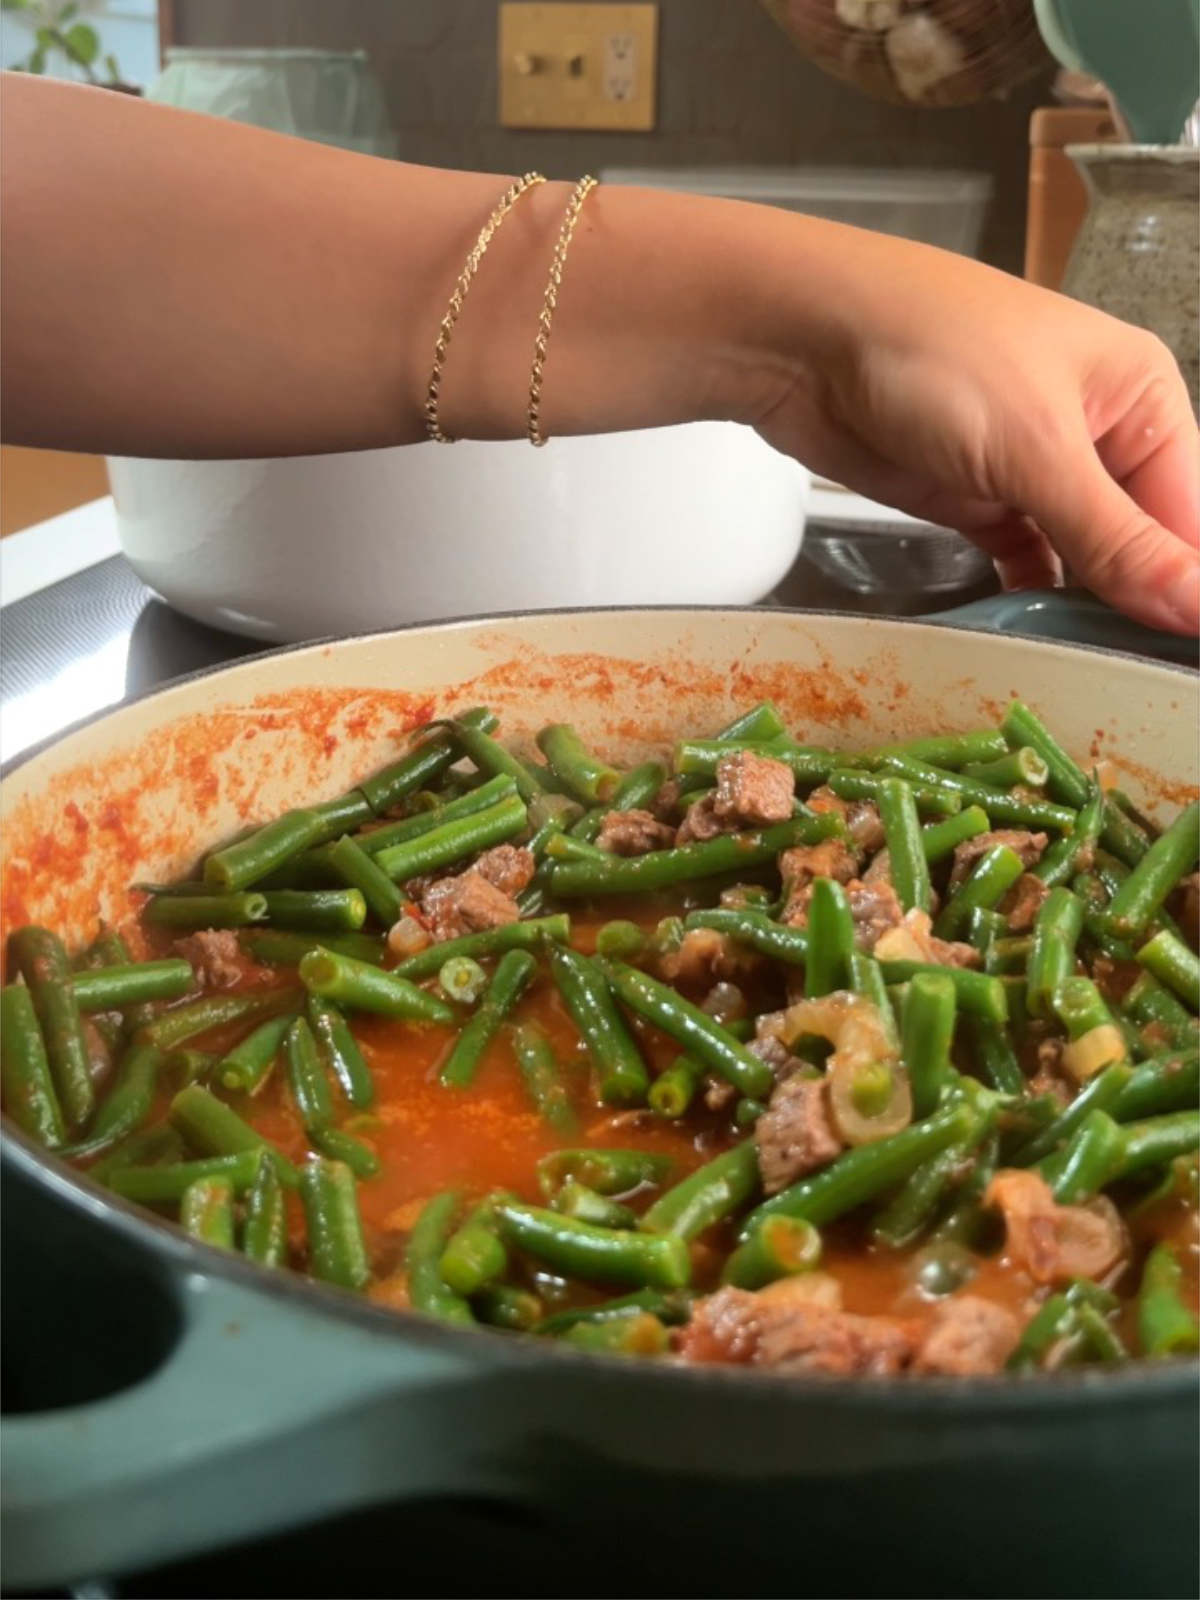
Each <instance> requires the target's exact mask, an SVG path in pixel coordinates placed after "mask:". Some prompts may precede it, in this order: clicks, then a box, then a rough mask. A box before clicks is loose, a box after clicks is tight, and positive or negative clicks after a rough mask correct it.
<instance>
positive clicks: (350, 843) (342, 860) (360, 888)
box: [271, 834, 404, 928]
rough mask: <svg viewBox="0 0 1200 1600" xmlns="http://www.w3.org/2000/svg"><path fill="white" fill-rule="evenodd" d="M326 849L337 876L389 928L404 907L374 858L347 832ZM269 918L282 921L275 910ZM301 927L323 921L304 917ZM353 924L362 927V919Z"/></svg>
mask: <svg viewBox="0 0 1200 1600" xmlns="http://www.w3.org/2000/svg"><path fill="white" fill-rule="evenodd" d="M326 849H327V850H328V852H329V864H330V866H331V867H332V868H333V870H334V872H336V873H337V875H338V877H339V878H341V879H342V880H343V882H345V883H347V884H349V885H350V888H351V889H352V890H353V891H354V892H356V893H357V894H359V895H361V897H362V899H363V902H364V904H365V905H367V906H369V907H370V909H371V912H372V914H373V915H374V916H375V917H377V918H378V920H379V921H380V922H382V923H383V925H384V927H391V925H392V923H393V922H395V921H396V920H397V918H398V917H399V916H400V913H401V911H402V910H403V909H404V896H403V895H402V894H401V893H400V891H399V889H398V888H397V887H396V885H395V884H394V883H393V882H392V880H391V879H390V878H389V877H388V875H387V873H386V872H384V870H383V868H382V867H381V866H380V865H379V864H378V862H377V861H376V860H375V858H374V857H373V856H370V855H368V854H367V852H366V851H365V850H364V849H363V848H362V846H361V845H360V844H359V842H358V841H357V840H356V839H352V838H351V837H350V835H349V834H344V835H343V836H342V838H340V839H338V840H337V841H336V842H335V843H334V844H331V845H328V846H326ZM271 918H272V921H280V920H281V919H280V918H279V917H278V916H277V915H276V914H275V912H274V910H272V912H271ZM327 925H328V926H332V925H333V924H327ZM304 926H305V927H310V928H315V927H321V926H323V924H322V923H319V922H316V921H312V920H306V921H305V923H304ZM354 926H356V927H358V926H361V921H360V922H359V923H356V924H354Z"/></svg>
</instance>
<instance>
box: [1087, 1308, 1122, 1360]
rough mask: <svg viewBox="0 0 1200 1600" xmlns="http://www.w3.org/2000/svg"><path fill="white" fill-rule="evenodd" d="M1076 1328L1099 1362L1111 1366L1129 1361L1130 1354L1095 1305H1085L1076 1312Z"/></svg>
mask: <svg viewBox="0 0 1200 1600" xmlns="http://www.w3.org/2000/svg"><path fill="white" fill-rule="evenodd" d="M1075 1321H1076V1326H1077V1327H1078V1329H1079V1332H1080V1334H1081V1335H1082V1338H1083V1342H1084V1344H1085V1345H1086V1346H1087V1348H1088V1350H1089V1351H1090V1352H1091V1355H1092V1356H1093V1358H1094V1359H1095V1360H1097V1361H1104V1362H1107V1363H1109V1364H1112V1363H1115V1362H1120V1361H1128V1360H1129V1352H1128V1350H1126V1348H1125V1346H1124V1345H1123V1344H1122V1343H1121V1339H1120V1336H1119V1335H1118V1333H1117V1331H1116V1329H1115V1328H1114V1327H1113V1325H1112V1323H1111V1322H1109V1320H1108V1318H1107V1317H1106V1316H1105V1315H1104V1314H1103V1313H1102V1312H1100V1311H1098V1310H1097V1309H1096V1307H1095V1306H1093V1305H1088V1304H1086V1303H1085V1304H1083V1305H1080V1306H1077V1307H1076V1310H1075Z"/></svg>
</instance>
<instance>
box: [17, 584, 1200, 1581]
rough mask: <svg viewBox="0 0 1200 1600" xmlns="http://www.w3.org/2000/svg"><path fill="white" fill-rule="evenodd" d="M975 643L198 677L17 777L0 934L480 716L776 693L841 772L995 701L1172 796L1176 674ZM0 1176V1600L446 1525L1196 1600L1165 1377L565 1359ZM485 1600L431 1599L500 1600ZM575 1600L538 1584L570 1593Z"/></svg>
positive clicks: (662, 651)
mask: <svg viewBox="0 0 1200 1600" xmlns="http://www.w3.org/2000/svg"><path fill="white" fill-rule="evenodd" d="M1010 604H1011V602H1007V601H1006V602H1003V603H1002V605H1001V607H1000V610H1001V612H1002V613H1003V614H1002V616H1001V622H1002V624H1003V623H1007V625H1009V626H1012V625H1013V620H1012V617H1011V615H1010V614H1009V611H1008V609H1006V608H1007V607H1009V605H1010ZM1020 604H1021V605H1022V606H1024V607H1025V610H1024V611H1023V612H1022V613H1021V614H1020V615H1019V616H1018V619H1017V621H1018V625H1019V624H1020V621H1021V620H1022V618H1024V619H1025V620H1026V622H1028V619H1029V616H1030V615H1031V613H1030V612H1029V606H1030V605H1032V606H1033V620H1034V625H1035V626H1037V622H1038V619H1039V618H1040V619H1041V623H1042V625H1043V626H1044V625H1045V624H1046V619H1047V617H1051V618H1054V617H1057V622H1056V626H1058V627H1060V628H1061V627H1062V626H1063V625H1064V621H1063V616H1062V615H1061V614H1060V602H1059V601H1058V600H1057V599H1056V598H1055V599H1051V600H1045V599H1043V600H1038V601H1034V602H1021V603H1020ZM1039 608H1040V609H1039ZM950 620H951V621H953V618H951V619H950ZM968 620H969V621H970V622H971V623H972V624H973V625H972V626H970V627H967V626H953V625H951V626H945V625H941V624H934V623H929V622H901V621H890V620H885V619H880V618H861V617H851V616H843V615H837V614H827V613H813V612H783V611H770V610H637V611H589V612H565V613H562V612H554V613H550V612H547V613H538V614H534V615H529V616H523V617H502V618H494V619H485V620H474V621H467V622H457V623H445V624H436V625H429V626H421V627H415V628H411V629H407V630H403V631H399V632H394V633H385V634H375V635H370V636H366V637H361V638H353V639H347V640H340V641H338V642H336V643H325V644H316V645H309V646H304V647H301V648H297V649H292V650H284V651H278V652H275V653H272V654H269V655H265V656H261V657H258V658H256V659H253V660H250V661H247V662H243V663H241V664H236V665H233V666H230V667H226V668H223V669H220V670H218V671H215V672H211V673H207V674H203V675H199V676H196V677H193V678H189V679H186V680H184V681H182V682H178V683H175V684H173V685H170V686H168V687H166V688H164V689H161V690H159V691H157V692H155V693H153V694H150V695H148V696H146V697H145V698H143V699H140V700H137V701H135V702H133V703H130V704H127V705H125V706H122V707H120V708H119V709H117V710H115V711H113V712H111V713H108V714H106V715H104V716H102V717H100V718H98V719H96V720H94V721H92V722H89V723H87V724H86V725H83V726H81V727H79V728H76V729H74V730H73V731H71V732H69V733H67V734H66V735H64V736H63V737H61V738H59V739H57V740H56V741H54V742H53V743H51V744H49V745H48V746H46V747H44V748H42V749H40V750H38V751H36V752H34V753H32V754H31V755H29V756H28V757H26V758H23V759H22V760H21V761H20V762H19V763H17V764H16V765H15V766H14V767H13V768H12V769H11V770H10V771H9V773H8V774H7V776H6V777H5V780H4V783H3V789H2V800H3V809H4V836H3V848H4V886H3V907H4V917H5V925H6V927H10V926H13V925H15V924H16V923H17V922H18V921H21V920H28V919H32V920H38V921H44V922H46V923H47V924H49V925H51V926H53V927H55V928H58V929H59V930H61V931H62V932H63V933H64V935H65V936H66V937H67V938H68V940H69V941H72V942H80V941H82V940H84V939H85V938H86V937H88V936H89V935H90V934H91V933H92V932H94V929H95V923H96V918H97V916H103V917H105V918H108V919H111V920H115V921H120V920H122V919H123V918H124V917H126V916H128V914H129V910H130V905H129V900H128V897H127V885H128V884H129V883H131V882H133V881H135V880H138V879H149V878H153V879H161V878H164V877H170V876H172V875H175V874H178V873H180V872H182V871H183V870H184V869H185V868H187V867H188V866H189V865H191V864H192V863H193V862H194V861H195V859H196V857H197V856H198V855H199V854H200V852H201V851H202V850H203V849H204V848H206V847H207V846H209V845H210V844H211V843H212V842H213V841H214V840H216V839H219V838H222V837H224V836H226V835H228V834H230V833H232V832H233V831H234V830H235V829H236V828H237V827H238V826H240V825H241V824H242V823H244V822H245V821H247V820H250V819H252V818H255V817H265V816H270V815H273V814H275V813H276V812H278V811H280V810H282V809H284V808H285V807H286V806H288V805H291V804H297V803H300V802H302V801H306V800H313V799H321V798H325V797H327V796H332V795H334V794H336V793H339V792H340V791H341V790H343V789H344V788H346V787H347V786H348V784H349V783H350V781H351V780H352V779H353V778H354V777H355V776H357V775H361V773H362V772H363V771H365V770H370V769H371V768H372V767H373V766H375V765H381V764H382V763H383V761H384V760H385V759H386V758H387V757H388V756H389V755H390V753H391V752H392V751H393V750H394V748H395V741H396V734H397V731H398V730H399V729H401V728H403V727H404V726H406V725H410V724H411V723H412V722H413V721H414V720H420V719H423V718H425V717H428V716H429V715H431V714H437V713H438V712H446V711H452V710H454V709H456V708H463V707H465V706H466V705H469V704H478V703H480V702H481V701H486V702H487V703H489V704H491V705H492V706H493V707H495V709H496V710H497V712H498V713H499V714H500V715H501V717H502V721H503V726H504V728H505V729H506V731H507V732H509V733H510V734H516V735H518V736H519V735H522V734H531V733H532V732H533V731H534V730H535V729H536V728H537V727H539V726H541V725H542V724H543V723H545V722H546V721H548V720H557V719H564V720H565V719H570V720H571V721H573V722H574V723H575V724H576V725H577V726H578V727H579V729H580V731H581V732H582V733H583V735H584V736H585V738H588V739H589V740H594V741H595V742H596V743H597V744H599V745H601V746H604V747H607V748H609V749H611V750H612V751H614V753H616V752H618V751H620V752H623V753H625V754H627V755H628V756H630V757H635V756H640V755H641V754H642V753H643V752H644V751H647V750H649V749H650V748H660V747H661V746H662V745H664V744H666V743H669V742H670V740H671V738H672V736H673V735H674V734H675V733H677V732H678V730H680V729H686V728H703V727H711V726H716V725H718V724H720V723H721V722H722V721H724V720H726V719H727V718H728V717H729V716H730V715H731V714H732V713H733V712H734V710H735V708H744V707H745V706H746V705H748V704H750V703H751V702H752V701H754V700H757V699H759V698H762V697H765V696H769V697H770V698H772V699H774V700H775V702H776V703H777V704H778V706H779V707H780V710H781V711H782V712H783V714H784V716H785V718H787V720H788V721H789V722H790V723H792V724H793V725H795V726H796V727H797V728H798V729H799V730H801V732H802V733H803V735H804V736H805V737H811V738H813V739H816V740H829V741H833V742H836V741H839V740H840V741H843V742H846V743H868V742H878V741H881V740H883V739H885V738H900V737H906V736H913V735H917V734H921V733H927V732H931V731H935V730H940V729H946V728H966V727H973V726H977V725H980V724H982V723H988V722H994V721H995V720H996V718H997V715H998V713H999V710H1000V708H1001V707H1002V706H1003V704H1004V703H1005V702H1006V701H1007V699H1008V698H1009V696H1010V695H1013V694H1017V695H1019V696H1021V697H1022V698H1023V699H1026V700H1028V701H1029V702H1030V703H1031V704H1032V705H1033V706H1034V707H1035V708H1036V709H1037V710H1038V711H1039V712H1040V713H1041V714H1042V715H1043V716H1044V717H1045V718H1046V720H1047V721H1048V722H1049V724H1050V726H1051V727H1052V728H1053V729H1054V730H1055V731H1056V732H1057V734H1058V735H1059V737H1060V738H1061V740H1062V741H1063V743H1064V744H1065V745H1066V746H1067V748H1068V749H1070V750H1071V751H1072V752H1073V753H1074V754H1075V755H1076V756H1078V757H1080V758H1086V759H1088V760H1093V759H1097V758H1103V759H1107V760H1111V761H1112V762H1113V763H1114V765H1115V767H1116V770H1117V771H1118V772H1119V774H1120V776H1121V781H1122V783H1123V784H1124V786H1125V787H1127V788H1128V789H1129V790H1130V791H1131V793H1132V794H1133V795H1134V797H1135V798H1136V799H1137V800H1138V802H1139V803H1141V804H1144V805H1145V806H1147V807H1148V808H1150V809H1151V810H1154V809H1157V808H1164V807H1165V808H1167V809H1170V808H1171V807H1172V806H1174V805H1175V804H1177V803H1178V802H1179V799H1180V798H1181V795H1182V794H1183V793H1184V792H1186V791H1188V790H1189V789H1190V788H1191V786H1193V785H1194V783H1195V780H1196V773H1197V765H1198V763H1197V738H1198V733H1197V730H1198V728H1200V694H1198V690H1197V679H1196V676H1195V675H1194V674H1193V673H1192V672H1189V671H1187V670H1186V669H1183V668H1180V667H1178V666H1174V667H1172V666H1167V665H1163V664H1161V663H1157V662H1152V661H1149V660H1146V659H1141V658H1138V657H1136V656H1132V655H1128V654H1122V653H1119V652H1116V651H1111V650H1103V649H1097V648H1092V647H1081V646H1079V645H1067V644H1063V643H1057V642H1050V641H1047V640H1046V639H1044V638H1043V639H1031V638H1029V637H1025V636H1020V635H1013V634H1003V633H994V632H985V631H981V630H980V625H981V624H984V623H986V622H988V621H989V620H995V613H994V612H991V613H988V615H986V616H983V617H980V616H979V615H977V614H975V615H972V617H971V618H969V619H968ZM1072 625H1073V626H1074V625H1075V624H1072ZM1127 642H1128V639H1127ZM1138 642H1141V641H1138ZM3 1153H4V1171H5V1188H6V1193H5V1208H4V1209H5V1224H6V1231H7V1234H8V1240H7V1249H6V1280H7V1281H6V1294H5V1310H6V1315H7V1318H8V1320H9V1322H10V1324H11V1326H10V1329H9V1331H8V1334H7V1337H6V1341H5V1405H6V1413H7V1414H6V1416H5V1419H4V1427H3V1456H2V1466H3V1582H4V1587H5V1589H6V1590H7V1591H9V1592H12V1591H27V1592H33V1593H44V1592H45V1591H46V1589H47V1588H48V1587H51V1586H62V1585H65V1584H69V1583H72V1582H75V1581H79V1580H84V1579H88V1578H93V1577H96V1576H97V1575H112V1574H120V1573H123V1572H134V1571H138V1570H141V1569H145V1568H147V1567H150V1566H152V1565H154V1564H156V1563H159V1562H163V1561H167V1560H170V1559H175V1558H180V1557H184V1556H187V1555H192V1554H196V1553H199V1552H206V1551H212V1550H215V1549H218V1548H223V1547H230V1546H234V1545H236V1544H237V1543H238V1542H239V1541H244V1540H248V1539H251V1538H254V1537H258V1536H261V1535H265V1534H269V1533H272V1532H276V1531H280V1530H285V1529H288V1528H297V1527H301V1526H306V1525H311V1524H313V1523H315V1522H318V1521H320V1520H321V1519H327V1518H333V1517H336V1516H337V1515H339V1514H341V1513H345V1512H349V1511H354V1510H358V1509H361V1508H365V1507H371V1506H388V1505H397V1504H399V1503H401V1502H408V1501H412V1500H414V1499H421V1498H427V1497H433V1496H437V1495H454V1496H456V1497H470V1498H471V1499H472V1500H473V1501H474V1502H476V1503H477V1502H479V1501H485V1502H494V1503H502V1504H505V1505H512V1506H515V1507H518V1508H521V1509H522V1514H525V1513H526V1512H527V1511H528V1512H534V1511H536V1513H537V1514H538V1515H539V1516H543V1517H547V1518H550V1519H554V1520H556V1521H557V1523H558V1524H559V1525H561V1526H574V1527H576V1528H578V1529H580V1530H581V1531H582V1533H583V1535H584V1536H585V1537H587V1538H588V1539H590V1540H592V1541H594V1542H595V1543H596V1545H597V1550H598V1552H599V1553H601V1554H603V1556H604V1557H605V1558H607V1559H608V1560H609V1561H610V1562H612V1561H614V1560H615V1562H616V1565H617V1566H619V1567H621V1570H624V1571H627V1573H628V1585H627V1587H626V1588H625V1589H624V1590H623V1591H618V1592H627V1593H630V1594H646V1593H658V1594H668V1593H669V1594H741V1595H748V1594H786V1595H793V1594H803V1593H814V1594H854V1595H864V1594H889V1595H895V1594H931V1593H940V1594H956V1595H967V1594H970V1595H985V1594H986V1595H1002V1594H1003V1595H1012V1594H1024V1595H1035V1594H1036V1595H1068V1594H1069V1595H1075V1594H1079V1595H1089V1596H1098V1595H1118V1594H1120V1595H1129V1594H1137V1595H1179V1594H1187V1593H1192V1592H1194V1591H1195V1587H1196V1570H1195V1565H1196V1563H1195V1555H1196V1505H1197V1487H1198V1486H1197V1460H1196V1397H1197V1390H1196V1367H1195V1365H1194V1364H1193V1363H1163V1364H1159V1365H1156V1366H1150V1365H1135V1366H1131V1367H1130V1368H1128V1369H1126V1370H1123V1371H1120V1372H1113V1373H1105V1372H1102V1371H1098V1370H1094V1369H1093V1370H1091V1371H1088V1372H1064V1373H1059V1374H1054V1375H1047V1376H1030V1377H1022V1378H1014V1377H1004V1378H998V1379H993V1380H988V1381H984V1382H970V1383H965V1382H950V1381H946V1380H928V1381H905V1382H896V1381H882V1380H872V1381H865V1382H856V1383H848V1382H842V1381H833V1380H815V1379H811V1378H808V1379H805V1378H798V1377H793V1378H778V1377H774V1378H773V1377H770V1376H768V1375H764V1374H758V1373H751V1372H742V1371H736V1370H722V1369H684V1368H678V1369H676V1368H669V1367H662V1366H656V1365H650V1364H646V1365H641V1364H638V1363H636V1362H622V1361H619V1360H610V1359H605V1358H600V1357H589V1356H587V1355H584V1354H580V1353H576V1352H573V1351H567V1350H563V1349H560V1348H548V1347H546V1346H545V1345H543V1344H541V1343H538V1342H534V1341H529V1340H524V1339H520V1338H514V1337H512V1336H508V1335H501V1334H494V1333H489V1332H486V1331H471V1330H462V1329H457V1328H450V1327H445V1326H442V1325H439V1324H436V1323H433V1322H430V1321H427V1320H425V1319H423V1318H421V1317H419V1316H416V1315H405V1314H396V1313H393V1312H390V1311H386V1310H384V1309H380V1308H375V1307H372V1306H369V1305H366V1304H363V1303H361V1302H360V1301H358V1300H355V1299H353V1298H351V1297H349V1296H345V1295H342V1294H340V1293H337V1292H335V1291H332V1290H329V1289H326V1288H324V1287H321V1286H319V1285H316V1284H312V1283H309V1282H307V1281H305V1280H304V1279H302V1278H300V1277H298V1276H290V1275H281V1274H269V1273H266V1272H263V1271H260V1270H259V1269H258V1268H256V1267H254V1266H253V1265H251V1264H249V1263H247V1262H244V1261H242V1260H240V1259H236V1258H233V1257H230V1256H227V1255H225V1254H222V1253H220V1252H217V1251H214V1250H211V1249H208V1248H207V1247H205V1246H203V1245H199V1244H196V1243H193V1242H191V1241H189V1240H188V1239H186V1238H185V1237H184V1236H182V1235H181V1234H179V1233H178V1232H177V1231H176V1230H175V1229H173V1228H172V1227H170V1226H168V1225H166V1224H165V1223H162V1222H159V1221H158V1220H156V1219H155V1218H153V1217H152V1216H150V1215H148V1214H147V1213H145V1212H142V1211H139V1210H138V1209H137V1208H135V1207H132V1206H128V1205H126V1204H124V1203H123V1202H121V1201H120V1200H118V1199H116V1198H114V1197H112V1196H110V1195H109V1194H107V1193H106V1192H104V1191H102V1190H100V1189H99V1188H97V1187H95V1186H94V1185H92V1184H91V1183H89V1182H88V1181H87V1179H86V1178H84V1177H81V1176H79V1175H77V1174H75V1173H73V1172H72V1171H71V1170H70V1169H69V1168H68V1167H66V1166H65V1165H64V1164H63V1163H61V1162H60V1161H58V1160H56V1159H55V1158H53V1157H51V1156H48V1155H45V1154H43V1153H42V1152H40V1151H38V1150H36V1149H34V1148H33V1147H32V1146H31V1145H30V1144H29V1143H28V1142H27V1141H26V1140H24V1139H23V1138H22V1137H21V1136H20V1135H19V1134H17V1133H15V1132H14V1131H12V1130H11V1129H6V1131H5V1134H4V1152H3ZM39 1356H40V1359H39ZM617 1529H619V1540H620V1548H619V1550H614V1549H613V1548H612V1541H613V1540H614V1539H615V1538H616V1537H617V1534H616V1533H615V1532H614V1530H617ZM605 1530H608V1533H607V1536H606V1532H605ZM530 1539H531V1546H532V1548H531V1552H530V1559H531V1562H537V1561H539V1560H541V1559H542V1557H541V1555H539V1552H538V1549H537V1548H536V1546H537V1540H536V1537H535V1535H534V1533H533V1532H532V1531H531V1534H530ZM404 1560H405V1557H404V1553H403V1551H397V1553H396V1562H397V1591H398V1592H406V1591H405V1588H404V1579H403V1571H404ZM447 1562H448V1563H449V1564H451V1565H452V1564H453V1552H452V1551H448V1552H447ZM601 1570H604V1571H606V1572H607V1571H608V1570H609V1569H608V1568H607V1567H605V1566H604V1562H603V1561H602V1560H601V1559H600V1554H598V1560H597V1572H600V1571H601ZM476 1576H477V1579H478V1587H477V1588H474V1589H471V1588H469V1587H468V1588H448V1589H447V1590H446V1591H445V1592H454V1593H466V1592H474V1593H487V1592H489V1589H488V1584H487V1579H486V1575H484V1574H477V1575H476ZM592 1581H593V1578H592V1575H590V1574H588V1573H581V1572H579V1571H578V1570H576V1571H574V1572H572V1573H564V1574H563V1585H562V1589H561V1591H560V1592H562V1593H565V1594H572V1593H574V1594H582V1593H593V1592H598V1591H597V1590H596V1589H593V1588H592V1587H589V1585H590V1583H591V1582H592ZM596 1581H598V1580H596ZM343 1592H346V1593H354V1592H356V1585H355V1578H354V1554H353V1547H351V1548H349V1549H348V1551H347V1554H346V1575H345V1587H344V1590H343ZM539 1592H541V1591H539Z"/></svg>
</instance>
